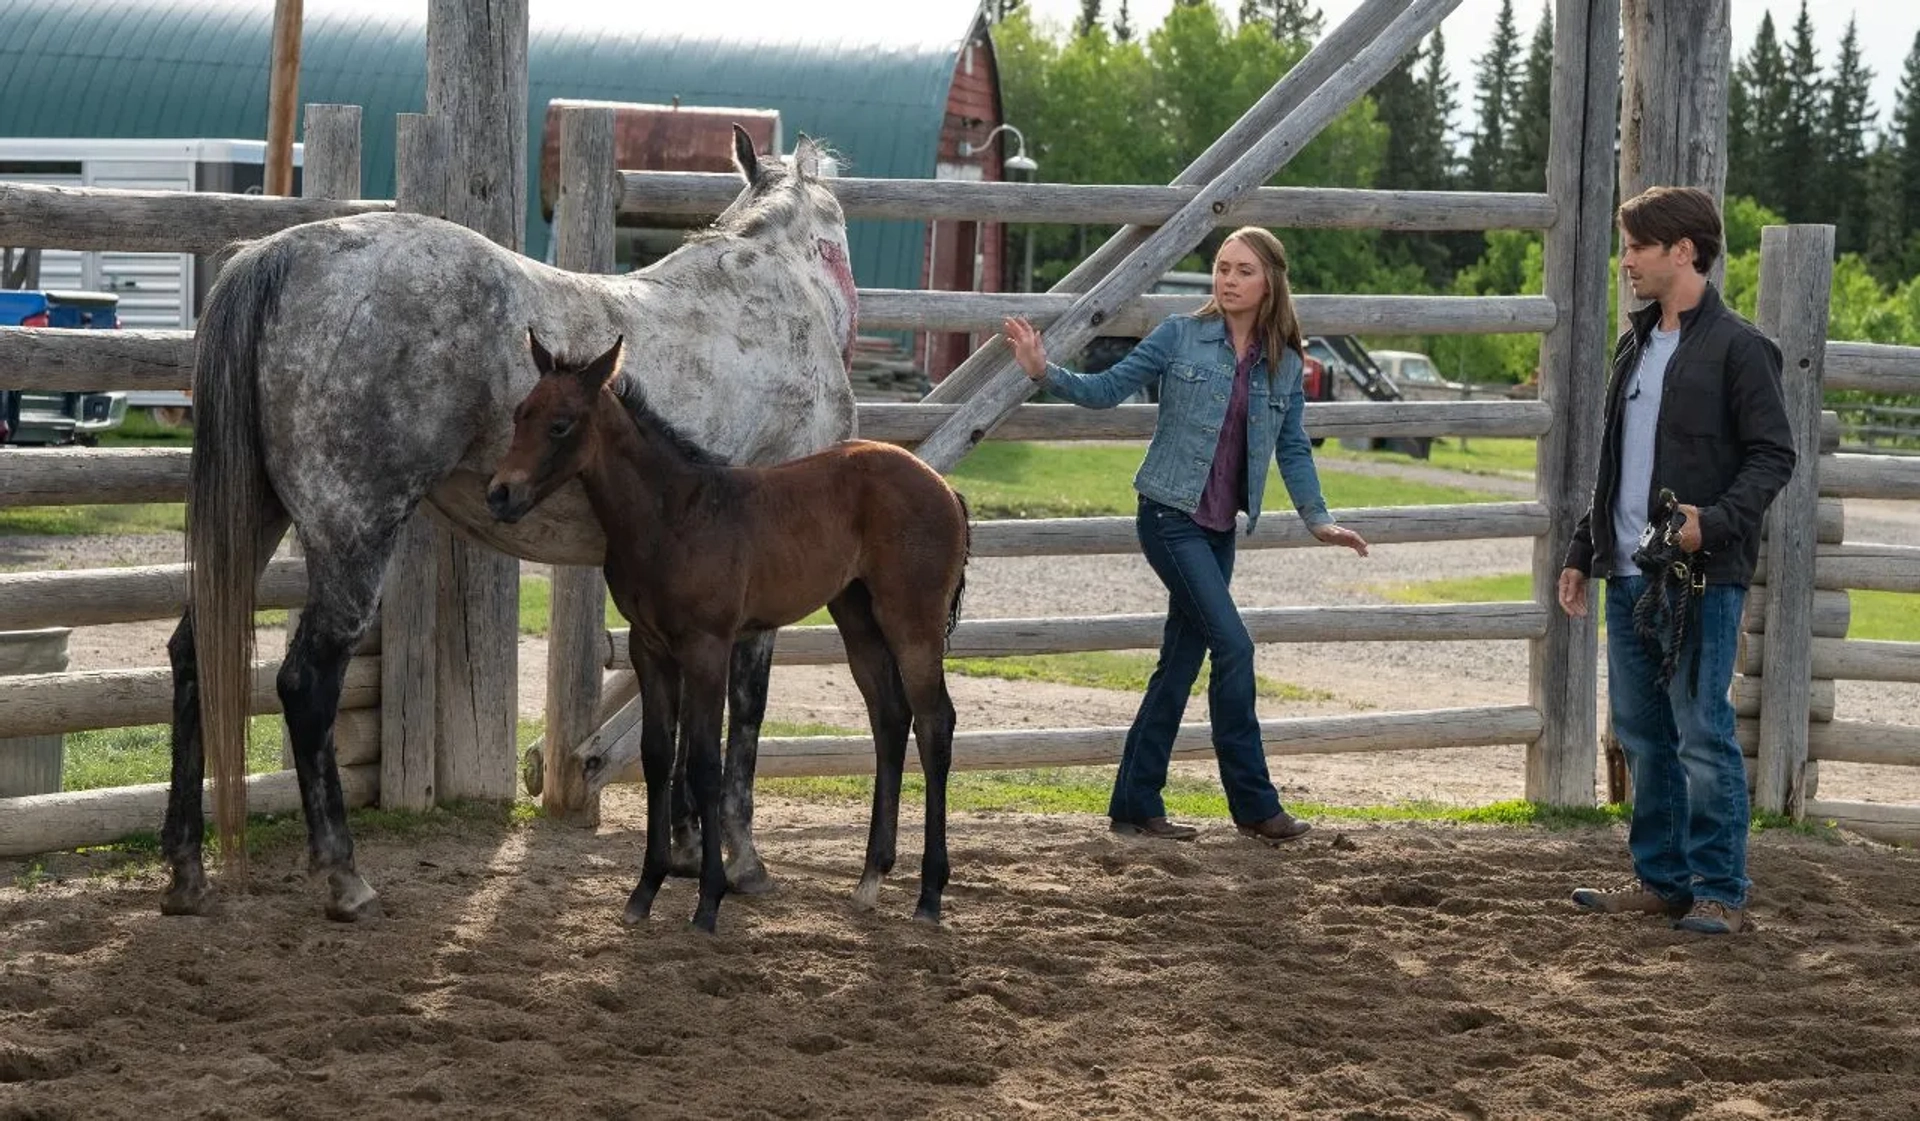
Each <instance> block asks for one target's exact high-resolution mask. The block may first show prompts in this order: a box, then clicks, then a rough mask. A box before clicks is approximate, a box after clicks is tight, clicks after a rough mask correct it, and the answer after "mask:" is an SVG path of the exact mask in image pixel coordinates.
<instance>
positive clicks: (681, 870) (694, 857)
mask: <svg viewBox="0 0 1920 1121" xmlns="http://www.w3.org/2000/svg"><path fill="white" fill-rule="evenodd" d="M705 862H706V859H705V855H704V854H703V853H702V852H701V851H700V847H699V846H698V845H695V846H694V847H693V848H690V849H673V850H671V851H669V852H668V853H667V875H669V876H680V877H683V878H685V879H691V880H697V879H699V878H700V870H701V868H702V866H703V865H704V864H705Z"/></svg>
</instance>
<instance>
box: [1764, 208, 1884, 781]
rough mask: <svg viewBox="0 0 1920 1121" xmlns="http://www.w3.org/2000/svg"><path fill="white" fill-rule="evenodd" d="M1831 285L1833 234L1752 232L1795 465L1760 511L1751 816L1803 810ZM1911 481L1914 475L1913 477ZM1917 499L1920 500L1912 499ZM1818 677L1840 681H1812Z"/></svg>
mask: <svg viewBox="0 0 1920 1121" xmlns="http://www.w3.org/2000/svg"><path fill="white" fill-rule="evenodd" d="M1832 280H1833V227H1832V226H1768V227H1767V228H1766V229H1764V230H1762V231H1761V233H1760V302H1759V315H1758V316H1757V319H1756V322H1757V325H1758V326H1759V327H1760V329H1761V330H1763V331H1765V332H1767V334H1769V335H1771V336H1772V337H1773V338H1774V340H1775V341H1776V342H1777V343H1779V345H1780V354H1781V385H1780V389H1781V394H1782V396H1783V397H1784V398H1785V401H1786V406H1787V418H1788V420H1790V421H1791V422H1792V426H1793V449H1794V452H1795V454H1796V455H1797V456H1798V461H1797V462H1796V463H1795V465H1794V469H1793V475H1792V476H1791V477H1790V478H1788V480H1787V485H1786V486H1784V487H1782V488H1781V490H1780V493H1779V494H1778V495H1776V496H1775V497H1774V500H1773V505H1772V506H1771V507H1770V508H1769V509H1768V511H1767V514H1766V518H1767V530H1768V532H1767V538H1766V541H1765V542H1764V543H1763V545H1762V547H1763V549H1764V550H1765V552H1766V554H1767V573H1768V577H1767V603H1766V637H1765V639H1764V640H1763V642H1760V643H1749V644H1748V645H1753V646H1760V645H1764V646H1765V647H1766V661H1767V662H1768V663H1770V664H1771V665H1772V667H1773V668H1772V672H1770V673H1767V674H1766V675H1765V678H1764V680H1763V681H1762V682H1761V688H1760V716H1761V722H1760V764H1759V768H1758V773H1757V775H1756V778H1755V780H1754V804H1755V807H1756V808H1758V809H1761V810H1765V811H1768V812H1771V813H1786V814H1791V815H1793V816H1795V817H1798V816H1799V815H1800V808H1801V805H1802V803H1804V802H1805V801H1806V766H1807V719H1808V717H1807V708H1808V696H1807V693H1808V689H1809V684H1808V683H1809V681H1810V680H1811V678H1812V677H1813V676H1815V675H1813V674H1811V673H1810V672H1809V667H1810V663H1811V661H1812V647H1811V639H1812V635H1813V591H1814V587H1813V585H1814V555H1815V550H1816V549H1817V547H1818V542H1817V541H1815V540H1814V537H1815V533H1814V530H1815V522H1816V515H1817V510H1816V506H1817V503H1818V497H1819V494H1820V482H1819V477H1820V473H1821V472H1822V470H1823V469H1824V467H1825V462H1824V460H1825V459H1826V457H1824V456H1822V455H1820V451H1819V449H1820V414H1821V412H1822V410H1823V407H1824V406H1823V402H1824V399H1825V398H1824V395H1823V392H1822V389H1821V373H1822V371H1823V369H1824V368H1825V362H1826V353H1827V305H1828V300H1829V297H1830V289H1831V286H1832ZM1915 478H1916V480H1920V473H1916V475H1915ZM1916 493H1920V491H1917V492H1916ZM1818 676H1821V677H1828V676H1839V675H1837V674H1834V675H1830V674H1819V675H1818Z"/></svg>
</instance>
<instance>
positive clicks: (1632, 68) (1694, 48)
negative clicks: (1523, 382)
mask: <svg viewBox="0 0 1920 1121" xmlns="http://www.w3.org/2000/svg"><path fill="white" fill-rule="evenodd" d="M1731 6H1732V5H1731V0H1694V2H1692V3H1686V4H1673V3H1662V2H1660V0H1623V2H1622V4H1621V8H1620V24H1621V57H1622V63H1623V65H1622V67H1621V74H1622V79H1621V91H1620V197H1621V198H1622V199H1630V198H1632V197H1634V196H1635V195H1637V194H1639V193H1640V192H1642V191H1644V190H1646V189H1647V188H1648V187H1653V186H1672V187H1698V188H1700V189H1701V190H1704V191H1706V192H1707V193H1708V194H1710V195H1712V196H1713V199H1714V201H1715V202H1716V203H1718V204H1721V205H1723V206H1724V204H1725V201H1726V194H1727V91H1728V89H1729V87H1730V86H1731V85H1732V83H1731V82H1730V81H1729V69H1730V66H1731V63H1730V62H1729V59H1730V58H1731V50H1732V44H1733V23H1732V20H1731V11H1730V9H1731ZM1742 127H1745V122H1742ZM1710 277H1711V279H1712V280H1713V282H1714V283H1715V284H1721V283H1723V282H1724V280H1725V277H1726V254H1724V253H1723V254H1721V255H1720V258H1719V259H1718V260H1716V261H1715V262H1714V264H1713V270H1712V272H1711V273H1710ZM1620 285H1621V286H1620V299H1619V301H1618V303H1619V308H1620V314H1621V327H1622V328H1623V329H1624V327H1625V316H1626V313H1627V312H1628V311H1629V310H1631V309H1632V308H1633V307H1634V306H1635V301H1634V299H1633V295H1632V293H1631V291H1629V290H1628V289H1627V287H1626V281H1625V275H1624V274H1622V276H1621V281H1620Z"/></svg>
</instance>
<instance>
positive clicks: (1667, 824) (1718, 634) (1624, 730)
mask: <svg viewBox="0 0 1920 1121" xmlns="http://www.w3.org/2000/svg"><path fill="white" fill-rule="evenodd" d="M1646 586H1647V581H1646V578H1645V577H1641V576H1623V577H1614V578H1612V579H1609V580H1608V581H1607V700H1608V704H1609V706H1610V707H1611V709H1612V711H1613V733H1614V735H1616V736H1618V737H1619V739H1620V746H1621V749H1622V750H1623V751H1625V753H1626V757H1627V765H1628V767H1629V768H1630V769H1631V771H1632V776H1633V819H1632V824H1631V826H1630V827H1629V828H1628V832H1627V848H1628V850H1629V851H1630V852H1632V854H1633V869H1634V872H1635V873H1636V874H1637V875H1638V876H1639V877H1640V879H1641V880H1642V881H1644V882H1645V883H1646V884H1647V885H1648V886H1649V887H1651V888H1652V889H1653V890H1654V891H1655V892H1657V893H1658V894H1660V895H1661V896H1663V897H1665V898H1668V899H1675V898H1680V899H1685V898H1688V897H1691V898H1695V899H1706V900H1712V901H1714V902H1717V903H1724V904H1726V905H1727V906H1729V907H1741V906H1744V905H1745V903H1746V899H1747V888H1748V886H1749V883H1748V880H1747V824H1748V819H1749V811H1748V808H1747V772H1746V764H1745V763H1744V761H1742V759H1741V758H1740V744H1739V742H1738V741H1736V740H1735V739H1734V735H1733V703H1732V702H1731V701H1730V700H1729V699H1728V696H1727V687H1728V686H1729V685H1730V684H1731V683H1732V681H1733V655H1734V643H1735V642H1736V641H1737V639H1738V637H1739V633H1740V610H1741V608H1742V606H1744V605H1745V603H1746V598H1747V589H1746V588H1745V586H1743V585H1739V584H1709V585H1707V587H1706V590H1705V591H1704V592H1703V593H1702V595H1701V598H1700V601H1699V617H1698V619H1697V620H1696V619H1689V620H1688V624H1687V637H1686V644H1685V646H1684V648H1683V649H1682V650H1681V652H1680V658H1679V660H1678V662H1677V667H1678V668H1677V669H1676V670H1675V671H1674V675H1673V681H1672V683H1671V684H1670V685H1668V686H1667V687H1666V688H1664V689H1663V688H1661V687H1660V684H1659V668H1660V659H1659V658H1658V657H1656V656H1655V655H1654V654H1653V653H1652V652H1651V651H1649V650H1648V649H1647V646H1646V644H1645V643H1644V642H1643V641H1642V640H1641V638H1640V636H1639V635H1637V634H1635V633H1634V630H1633V605H1634V603H1635V601H1637V600H1638V599H1639V598H1640V593H1641V592H1643V591H1644V590H1645V589H1646ZM1696 650H1697V651H1698V652H1699V657H1700V666H1699V675H1698V678H1697V682H1698V687H1697V689H1696V688H1695V680H1696V679H1695V677H1694V672H1693V669H1694V667H1693V658H1694V654H1695V651H1696Z"/></svg>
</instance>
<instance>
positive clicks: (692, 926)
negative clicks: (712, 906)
mask: <svg viewBox="0 0 1920 1121" xmlns="http://www.w3.org/2000/svg"><path fill="white" fill-rule="evenodd" d="M718 920H719V916H718V915H695V916H693V921H692V922H690V923H688V924H687V929H688V930H692V931H695V932H696V933H699V934H713V933H715V932H716V930H717V928H718V927H719V925H720V924H719V921H718Z"/></svg>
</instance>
